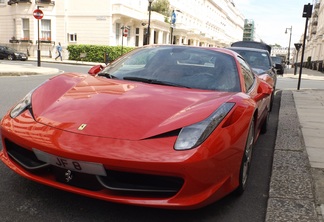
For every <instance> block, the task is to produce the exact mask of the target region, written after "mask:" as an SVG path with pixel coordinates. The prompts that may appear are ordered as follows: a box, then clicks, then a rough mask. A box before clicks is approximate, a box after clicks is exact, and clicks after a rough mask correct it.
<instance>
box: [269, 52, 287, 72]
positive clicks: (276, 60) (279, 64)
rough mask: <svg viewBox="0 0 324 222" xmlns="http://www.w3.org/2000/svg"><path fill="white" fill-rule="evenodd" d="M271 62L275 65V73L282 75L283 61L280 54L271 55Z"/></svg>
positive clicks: (283, 69) (283, 70)
mask: <svg viewBox="0 0 324 222" xmlns="http://www.w3.org/2000/svg"><path fill="white" fill-rule="evenodd" d="M271 59H272V62H273V63H274V64H275V65H276V66H275V67H276V70H277V74H281V75H283V74H284V72H285V62H284V61H283V58H282V57H280V56H271Z"/></svg>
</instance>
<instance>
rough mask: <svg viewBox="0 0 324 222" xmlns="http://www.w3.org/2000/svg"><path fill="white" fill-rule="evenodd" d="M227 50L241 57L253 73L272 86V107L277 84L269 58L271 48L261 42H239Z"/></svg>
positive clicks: (273, 67)
mask: <svg viewBox="0 0 324 222" xmlns="http://www.w3.org/2000/svg"><path fill="white" fill-rule="evenodd" d="M229 49H231V50H233V51H235V52H237V53H239V54H240V55H242V56H243V57H244V58H245V60H246V61H247V62H248V63H249V65H250V66H251V68H252V70H253V71H254V73H256V74H257V75H258V76H259V78H261V79H263V80H264V81H266V82H267V83H268V84H270V85H271V86H272V88H273V95H272V96H271V97H272V99H271V101H272V102H271V107H272V103H273V97H274V92H275V89H276V84H277V71H276V69H275V65H274V64H273V63H272V60H271V57H270V53H271V47H270V46H269V45H267V44H264V43H261V42H254V41H240V42H235V43H233V44H232V45H231V47H230V48H229Z"/></svg>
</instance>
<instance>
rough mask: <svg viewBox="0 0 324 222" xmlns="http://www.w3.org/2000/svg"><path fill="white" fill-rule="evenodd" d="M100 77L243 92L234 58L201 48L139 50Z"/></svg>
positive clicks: (110, 66) (146, 48)
mask: <svg viewBox="0 0 324 222" xmlns="http://www.w3.org/2000/svg"><path fill="white" fill-rule="evenodd" d="M99 75H101V76H106V77H109V78H118V79H123V80H127V81H140V82H144V83H148V84H160V85H169V86H174V87H186V88H195V89H204V90H219V91H228V92H230V91H232V92H234V91H240V84H239V78H238V72H237V68H236V63H235V60H234V58H233V57H232V56H230V55H227V54H224V53H221V52H217V51H214V50H208V49H203V48H198V47H181V46H180V47H179V46H154V47H144V48H138V49H135V50H133V51H132V52H130V53H128V54H126V55H125V56H123V57H121V58H120V59H118V60H117V61H115V62H113V63H111V64H110V65H109V66H108V67H107V68H106V69H104V70H103V71H102V72H101V73H100V74H99Z"/></svg>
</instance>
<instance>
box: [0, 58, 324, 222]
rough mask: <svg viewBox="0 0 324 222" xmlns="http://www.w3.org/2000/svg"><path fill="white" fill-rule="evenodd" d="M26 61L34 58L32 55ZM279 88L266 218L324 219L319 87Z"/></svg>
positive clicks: (17, 70) (323, 112)
mask: <svg viewBox="0 0 324 222" xmlns="http://www.w3.org/2000/svg"><path fill="white" fill-rule="evenodd" d="M30 60H34V61H35V62H36V59H33V58H30ZM43 61H44V62H45V61H46V62H57V63H68V64H80V65H89V66H93V65H97V64H99V63H87V62H80V61H69V60H63V61H62V62H61V61H55V60H54V59H43ZM302 71H303V74H302V79H313V80H318V81H323V84H324V73H321V72H318V71H314V70H309V69H305V68H303V69H302ZM293 72H294V70H293V69H289V70H286V73H285V74H284V75H283V77H280V78H299V69H298V72H297V75H294V74H293ZM58 73H60V70H58V69H53V68H45V67H37V64H36V63H35V66H33V65H24V63H23V62H22V63H21V65H16V64H15V65H6V64H2V63H1V62H0V76H2V75H5V74H9V75H11V76H15V75H37V74H58ZM279 91H280V89H279ZM281 93H282V96H281V102H280V111H279V121H278V131H277V139H276V145H275V150H274V158H273V168H272V175H271V182H270V190H269V199H268V207H267V213H266V222H273V221H278V222H279V221H280V222H282V221H291V222H315V221H316V222H324V216H323V214H324V138H323V135H324V90H317V89H301V90H298V91H297V90H283V91H282V92H281ZM270 118H271V117H270ZM251 210H252V209H251Z"/></svg>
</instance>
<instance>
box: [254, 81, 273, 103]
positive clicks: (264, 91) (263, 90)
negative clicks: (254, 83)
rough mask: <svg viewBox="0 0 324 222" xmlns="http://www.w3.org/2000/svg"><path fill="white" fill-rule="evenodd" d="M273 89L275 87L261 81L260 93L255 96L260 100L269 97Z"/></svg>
mask: <svg viewBox="0 0 324 222" xmlns="http://www.w3.org/2000/svg"><path fill="white" fill-rule="evenodd" d="M272 91H273V89H272V87H271V86H270V85H269V84H268V83H266V82H263V81H260V84H259V87H258V95H257V96H256V97H255V100H257V101H259V100H261V99H264V98H266V97H268V96H269V95H271V93H272Z"/></svg>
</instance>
